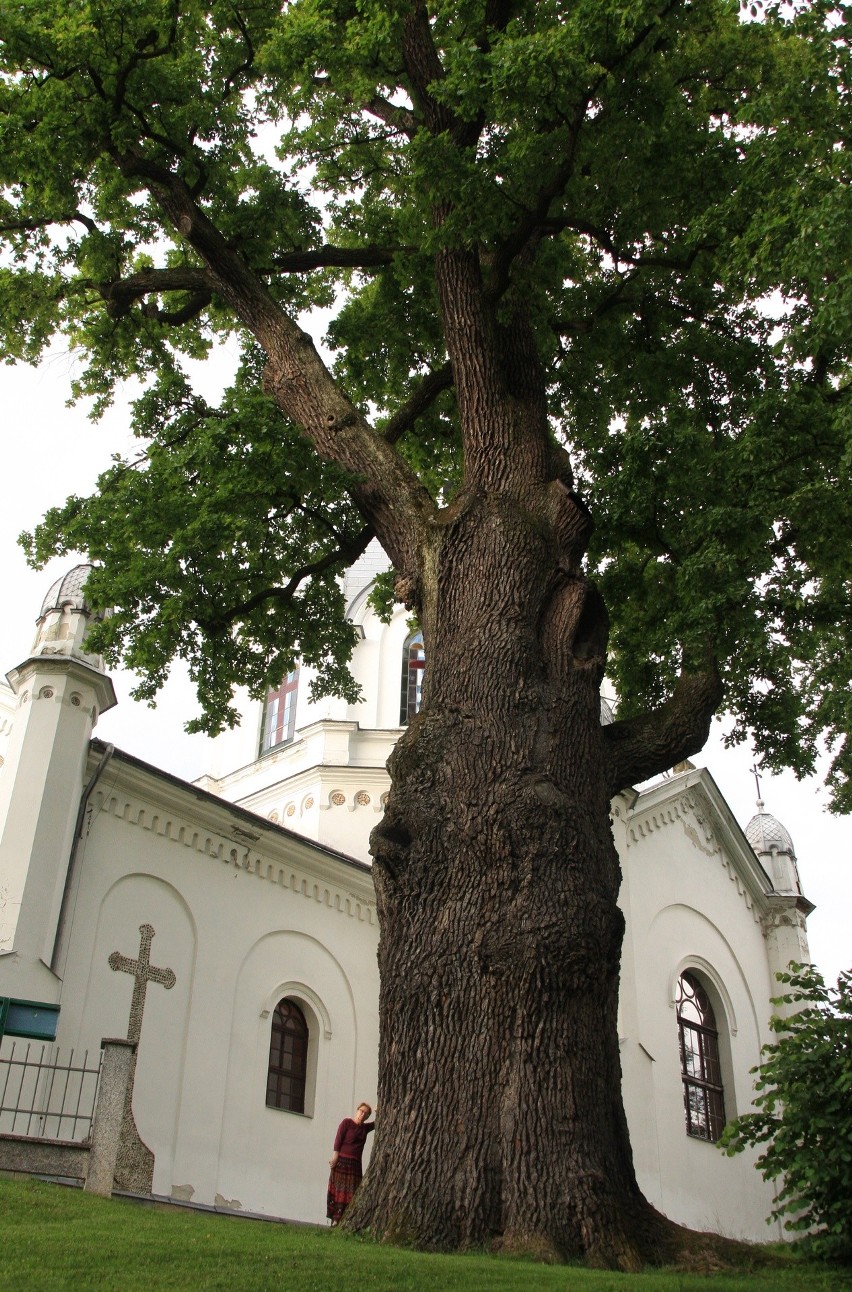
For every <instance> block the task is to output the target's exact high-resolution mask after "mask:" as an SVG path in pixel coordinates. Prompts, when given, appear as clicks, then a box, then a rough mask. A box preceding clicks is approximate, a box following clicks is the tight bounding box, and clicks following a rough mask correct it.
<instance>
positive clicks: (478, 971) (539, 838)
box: [348, 485, 655, 1268]
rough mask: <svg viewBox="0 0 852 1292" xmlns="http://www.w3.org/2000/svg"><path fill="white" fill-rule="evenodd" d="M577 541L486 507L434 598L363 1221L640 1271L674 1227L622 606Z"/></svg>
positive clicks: (393, 824)
mask: <svg viewBox="0 0 852 1292" xmlns="http://www.w3.org/2000/svg"><path fill="white" fill-rule="evenodd" d="M555 487H556V488H557V489H562V488H563V487H562V486H561V485H556V486H555ZM563 492H564V493H567V491H564V490H563ZM557 528H558V526H557ZM560 550H564V547H563V545H562V544H561V543H560V542H559V541H558V537H555V536H554V532H553V530H552V529H551V528H550V527H548V526H547V525H545V524H542V523H541V521H540V519H539V521H535V520H533V519H532V517H531V516H530V515H529V514H527V513H526V512H525V511H524V510H522V509H520V508H518V507H517V506H515V505H513V504H511V503H510V502H509V501H508V500H507V499H506V498H503V499H495V498H494V497H492V498H491V499H489V500H487V501H486V500H485V499H484V498H481V497H480V499H478V500H477V501H475V502H473V503H470V504H469V505H467V506H466V507H462V508H460V509H459V514H457V515H456V517H455V518H454V519H453V520H452V522H451V523H450V524H449V525H448V526H447V529H446V532H445V533H444V535H443V537H442V540H441V542H440V543H439V545H438V557H437V560H436V562H435V563H434V579H433V580H432V581H431V582H430V583H429V584H427V586H425V587H424V590H423V620H424V628H426V630H427V636H426V649H427V660H428V668H427V675H426V680H427V686H426V693H425V702H424V706H423V709H422V711H421V713H420V714H419V715H418V717H417V718H415V719H414V720H413V721H412V722H411V724H410V725H409V727H408V729H407V731H406V732H405V734H404V735H403V737H402V739H401V740H400V742H399V745H398V746H397V749H396V751H395V752H394V755H393V757H392V761H391V771H392V777H393V789H392V793H391V799H390V802H389V804H388V809H387V812H386V815H385V818H384V820H383V822H382V824H381V825H380V826H379V828H378V829H377V831H376V832H374V836H373V851H374V855H375V877H376V889H377V893H378V900H379V911H380V918H381V943H380V949H379V961H380V970H381V984H382V985H381V1053H380V1071H379V1104H380V1118H379V1130H378V1133H377V1139H376V1144H375V1148H374V1151H373V1156H372V1160H371V1165H370V1170H369V1173H368V1177H367V1180H366V1181H365V1184H364V1185H363V1186H362V1190H361V1192H360V1193H359V1195H358V1197H357V1199H356V1202H355V1203H354V1204H353V1207H352V1209H351V1213H350V1216H349V1218H348V1223H349V1225H350V1226H351V1227H352V1228H355V1229H369V1230H370V1231H371V1232H372V1233H373V1234H374V1235H378V1236H385V1237H389V1238H394V1239H399V1240H406V1241H413V1242H414V1243H416V1244H418V1245H423V1246H427V1247H432V1248H434V1247H442V1248H457V1247H466V1246H481V1245H486V1246H493V1245H499V1246H507V1247H511V1248H513V1249H519V1250H529V1251H531V1252H536V1253H539V1254H541V1255H545V1256H546V1255H548V1254H552V1255H578V1254H583V1255H585V1256H587V1257H588V1258H589V1259H591V1260H593V1261H596V1262H599V1263H603V1264H607V1265H614V1266H618V1267H621V1268H635V1267H636V1266H637V1264H638V1263H639V1262H640V1260H641V1258H642V1254H643V1251H644V1249H645V1248H646V1241H645V1240H646V1239H647V1238H648V1237H650V1234H649V1232H648V1230H649V1227H650V1228H651V1229H653V1228H654V1223H655V1222H654V1215H653V1213H652V1212H651V1210H650V1208H649V1207H648V1206H647V1204H646V1203H645V1202H644V1200H643V1199H642V1197H641V1194H640V1193H639V1190H638V1188H637V1185H636V1181H635V1177H634V1173H633V1166H632V1158H631V1152H630V1147H629V1141H628V1135H627V1128H626V1123H625V1117H624V1112H623V1107H622V1099H621V1073H620V1062H619V1053H618V1038H617V1027H616V1009H617V996H618V976H619V958H620V947H621V940H622V931H623V919H622V916H621V913H620V912H619V910H618V908H617V905H616V898H617V894H618V888H619V880H620V871H619V864H618V858H617V855H616V852H615V847H614V844H613V840H612V834H611V830H610V824H609V803H608V796H607V790H606V778H605V775H604V769H603V748H602V741H601V736H600V700H599V686H600V680H601V673H602V664H603V656H604V651H605V640H606V633H605V622H604V618H605V616H604V611H603V607H602V606H601V605H600V603H599V599H598V598H597V596H596V594H595V593H594V590H593V589H591V588H590V587H589V586H588V585H587V584H586V582H585V580H584V579H583V578H582V577H581V576H578V575H569V574H566V573H565V570H564V563H563V564H562V566H561V565H560V560H559V555H558V554H559V551H560Z"/></svg>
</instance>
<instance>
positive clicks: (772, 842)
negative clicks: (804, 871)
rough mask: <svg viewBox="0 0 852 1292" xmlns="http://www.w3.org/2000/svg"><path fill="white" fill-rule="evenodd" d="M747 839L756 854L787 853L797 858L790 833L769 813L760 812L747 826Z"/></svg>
mask: <svg viewBox="0 0 852 1292" xmlns="http://www.w3.org/2000/svg"><path fill="white" fill-rule="evenodd" d="M745 833H746V838H747V839H748V841H749V843H750V844H751V846H752V848H753V849H754V851H755V852H757V853H761V852H785V853H787V854H788V856H790V857H795V855H796V850H795V848H794V847H793V840H792V839H791V837H790V832H789V831H788V830H787V829H786V828H785V827H784V826H783V825H782V824H781V822H780V821H777V820H776V819H775V817H774V816H772V815H771V813H769V812H758V813H757V815H756V816H753V817H752V818H751V820H750V821H749V823H748V825H747V826H746V831H745Z"/></svg>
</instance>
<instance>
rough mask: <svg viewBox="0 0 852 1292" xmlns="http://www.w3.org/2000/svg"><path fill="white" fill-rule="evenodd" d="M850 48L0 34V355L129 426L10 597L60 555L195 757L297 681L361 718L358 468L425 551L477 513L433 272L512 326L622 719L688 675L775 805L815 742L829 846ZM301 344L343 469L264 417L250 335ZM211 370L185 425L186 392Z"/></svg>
mask: <svg viewBox="0 0 852 1292" xmlns="http://www.w3.org/2000/svg"><path fill="white" fill-rule="evenodd" d="M850 20H852V19H850V13H849V10H848V8H847V7H845V6H840V5H835V4H832V3H830V2H828V0H814V2H813V3H806V4H781V3H774V2H771V3H763V4H754V5H750V6H746V5H742V6H741V5H739V4H738V3H736V2H735V0H573V2H572V3H561V2H560V0H546V2H545V3H531V2H524V0H518V2H513V0H453V2H449V0H447V2H444V0H438V2H437V3H430V4H428V5H426V4H418V3H411V2H409V0H392V2H390V3H389V2H387V0H382V2H381V3H372V2H370V0H358V2H357V3H356V2H355V0H350V2H347V0H294V2H293V3H289V4H283V5H282V4H281V3H272V2H270V0H245V3H242V2H241V0H224V2H222V3H219V2H218V0H217V2H214V3H207V4H205V3H201V2H200V0H139V3H136V4H134V5H132V6H128V5H127V4H124V3H121V2H120V0H87V2H82V0H72V3H68V2H67V0H65V2H63V3H62V4H60V3H56V2H55V0H20V2H18V3H2V4H0V142H2V147H1V148H0V194H2V196H0V239H2V243H3V245H4V247H5V251H4V254H3V258H2V262H0V263H2V267H0V326H2V328H3V341H2V344H3V348H4V352H5V355H6V357H7V359H8V360H10V361H13V362H14V361H19V360H23V361H27V362H35V361H36V360H37V359H38V358H39V356H40V355H41V354H43V352H44V350H45V347H46V346H47V345H48V344H50V343H51V341H52V339H53V338H54V337H56V336H57V334H59V335H61V336H62V337H64V338H65V342H66V344H68V345H69V346H70V347H71V348H72V349H73V350H74V352H75V353H78V354H79V355H80V356H81V364H80V367H79V370H78V376H77V378H76V381H75V384H74V392H73V393H74V395H75V396H77V397H82V396H92V397H94V401H95V409H96V410H97V409H99V408H102V407H103V406H104V405H105V404H106V403H107V402H109V401H110V400H111V399H112V397H113V395H114V392H115V390H116V387H117V386H120V384H121V383H122V382H124V381H125V380H126V379H128V378H138V379H139V380H140V381H141V383H142V386H143V393H142V395H141V396H140V398H139V399H138V400H137V401H136V403H135V406H134V413H133V417H134V428H135V431H136V433H137V435H138V436H139V440H140V444H139V453H138V457H137V458H136V459H135V460H134V461H130V462H118V461H116V462H114V463H113V464H112V466H110V467H108V468H107V470H106V471H105V472H104V475H103V476H102V478H101V481H100V486H99V492H98V493H97V494H96V495H95V496H93V497H92V498H90V499H81V498H72V499H69V500H68V501H67V502H66V503H65V504H64V505H63V506H60V507H58V508H57V509H56V510H54V511H52V512H51V513H49V515H48V516H47V517H46V518H45V520H44V522H43V523H42V524H41V525H40V526H39V528H38V529H37V530H36V531H35V534H34V535H33V536H31V537H29V538H28V539H27V540H26V545H27V549H28V552H29V554H30V556H31V558H32V560H34V561H40V560H43V559H45V558H46V557H47V556H48V555H49V554H52V553H55V552H61V551H63V550H71V549H84V550H87V551H88V552H89V553H90V555H91V557H92V558H93V559H94V560H95V561H96V562H97V563H98V570H97V573H96V575H95V576H94V577H93V580H92V582H91V584H90V592H91V593H92V595H93V596H95V597H96V598H97V599H99V601H100V602H101V604H103V605H110V606H114V607H116V608H117V609H116V613H115V614H113V616H112V617H111V618H109V619H108V620H107V621H106V622H105V623H104V624H103V625H102V626H101V627H100V628H99V630H98V632H99V637H100V641H101V644H102V646H104V647H106V649H107V651H108V653H109V654H110V655H111V656H112V658H117V657H119V656H121V655H123V657H124V659H125V661H126V663H127V664H129V665H130V666H131V667H133V668H135V669H137V670H139V671H140V673H141V674H142V678H143V680H142V683H141V686H140V691H141V693H142V694H143V695H152V694H153V693H154V692H155V691H156V688H157V686H158V685H159V684H160V683H161V681H162V679H163V677H164V676H165V674H166V672H167V670H168V667H169V661H170V660H171V658H172V657H173V656H174V655H175V654H180V655H182V656H183V657H184V658H185V659H187V660H188V662H189V665H190V669H191V672H192V675H193V677H194V680H195V682H196V684H197V686H198V691H199V696H200V701H201V705H202V708H203V716H202V718H201V720H200V724H199V725H201V726H203V727H206V728H207V729H209V730H215V729H217V727H219V726H220V725H221V724H222V723H223V722H226V721H230V720H233V718H234V714H233V711H232V710H231V708H230V696H231V690H232V687H233V685H234V683H235V682H245V683H247V684H248V685H249V686H250V688H251V689H252V690H253V692H254V693H255V694H260V693H261V692H262V691H263V689H264V688H265V687H266V686H267V685H269V684H270V683H274V682H275V681H276V680H277V679H278V678H280V676H281V675H282V673H283V672H284V671H285V670H286V669H287V667H288V666H289V665H290V663H291V661H292V659H293V657H294V655H295V654H297V653H298V654H299V655H301V656H302V658H303V659H305V660H306V661H307V662H308V663H310V664H312V665H315V666H316V668H317V669H318V683H317V685H318V686H319V687H320V689H326V690H336V691H338V692H343V693H345V694H349V695H350V697H351V696H352V694H353V690H352V683H351V681H350V680H349V679H348V674H347V672H346V667H345V665H346V660H347V657H348V653H349V652H350V650H351V647H352V636H351V632H350V630H349V628H348V627H347V626H346V625H345V623H344V622H343V614H342V612H343V606H342V602H341V596H340V592H339V587H338V582H337V577H338V575H339V574H340V571H341V570H342V568H344V567H345V565H346V564H347V563H348V562H351V561H352V559H353V558H354V557H355V556H356V555H357V554H358V553H359V552H360V551H361V550H362V549H363V547H364V546H365V544H366V543H367V542H368V541H369V538H370V537H371V535H372V534H373V532H375V529H376V518H375V515H374V512H373V508H372V504H371V496H372V495H371V490H373V493H375V490H374V489H373V486H372V485H370V484H369V483H365V481H366V480H367V474H368V463H371V464H372V466H374V467H375V472H376V475H377V477H378V478H381V479H382V480H383V481H384V482H385V484H386V485H387V492H388V496H393V495H395V496H396V497H397V498H403V497H404V498H405V499H406V500H407V502H410V503H411V504H412V506H413V508H414V512H418V509H420V512H422V514H423V515H425V514H426V513H427V511H429V509H430V508H437V510H436V511H435V512H434V514H436V515H440V514H442V511H445V510H446V509H447V508H448V507H451V506H452V503H453V499H454V498H455V497H457V495H458V491H459V490H460V489H462V488H464V487H465V486H466V484H467V483H469V481H468V477H467V475H466V471H468V469H469V465H470V459H469V458H468V457H466V450H465V448H464V446H463V444H462V441H461V437H460V433H459V414H458V409H459V398H460V392H459V373H458V371H457V370H454V368H453V365H451V364H450V363H449V362H448V349H447V336H446V332H445V326H444V322H443V319H442V305H441V300H440V293H439V290H438V288H437V287H436V273H435V266H436V263H438V261H439V260H440V258H441V257H442V256H444V255H447V254H448V253H454V254H455V253H464V254H475V255H476V258H477V265H478V272H479V273H480V275H481V278H482V282H483V284H484V291H485V293H486V295H487V298H488V300H489V301H490V303H491V305H492V306H493V308H494V311H495V317H497V318H498V319H499V318H508V317H509V316H510V315H511V311H512V309H513V308H514V303H516V302H523V305H524V308H525V310H526V311H527V313H528V315H529V317H530V318H531V319H532V321H533V332H534V338H535V346H536V350H537V353H536V356H535V358H536V360H537V361H538V362H539V363H540V364H541V365H542V366H543V370H544V372H545V374H546V388H547V400H548V413H549V418H550V425H551V428H552V436H553V441H554V444H555V445H561V446H563V447H564V448H566V449H567V450H568V452H569V453H570V455H571V460H572V464H573V482H574V484H575V487H576V489H577V491H578V493H579V494H580V495H582V497H583V498H584V500H585V502H586V503H587V504H588V506H589V507H590V509H591V511H592V513H593V515H594V519H595V531H594V534H593V537H592V540H591V548H590V551H589V557H588V568H589V571H590V573H591V574H592V575H593V576H594V577H595V578H596V580H597V583H598V586H599V588H600V589H601V592H602V594H603V597H604V600H605V602H606V604H607V607H608V611H609V616H610V621H611V629H610V656H609V665H608V668H609V672H610V675H611V678H612V681H613V682H614V684H615V686H616V687H617V690H618V693H619V696H620V700H621V710H620V712H621V715H622V716H624V717H628V718H629V717H630V716H631V715H634V714H639V713H641V712H642V711H644V710H646V709H648V708H649V707H653V706H656V705H659V704H660V703H661V702H662V701H664V700H665V699H666V698H667V697H668V696H671V695H672V693H673V691H674V689H675V687H676V685H677V679H678V677H679V675H680V674H681V673H682V672H683V671H684V670H685V669H686V670H688V669H690V668H692V667H698V666H699V664H701V662H702V661H705V660H706V659H707V658H708V657H711V656H712V657H713V659H714V660H715V661H716V662H717V665H718V668H719V670H720V673H721V678H722V683H723V688H724V698H723V701H722V707H723V708H724V709H725V710H726V711H727V712H728V713H729V714H731V715H732V716H733V719H734V723H735V725H734V732H735V738H736V739H741V738H745V737H746V735H747V734H748V733H751V734H752V735H753V739H754V740H755V742H756V748H757V750H758V751H759V753H760V754H762V756H763V758H764V760H765V762H766V763H767V765H768V766H770V767H780V766H781V765H790V766H792V767H794V768H795V769H796V770H797V771H799V772H800V773H801V772H806V771H808V770H809V769H810V768H811V767H812V764H813V759H814V754H815V751H816V750H817V748H818V745H819V742H820V741H822V740H825V741H827V742H828V744H829V746H830V747H831V748H832V750H833V753H834V761H833V764H832V770H831V774H830V779H831V782H832V786H833V789H834V791H835V802H836V805H837V806H839V807H845V808H848V807H849V806H850V805H852V789H850V782H849V774H850V771H852V749H850V746H849V743H848V739H847V733H848V731H849V728H850V716H852V715H850V708H852V678H850V660H852V640H850V632H852V627H850V625H852V614H850V609H852V606H850V580H849V558H848V552H849V539H850V532H852V523H850V522H852V495H850V490H849V487H848V484H849V465H850V449H852V423H850V400H849V366H848V338H849V333H850V322H852V296H850V265H852V220H850V210H849V200H848V192H849V189H848V179H849V147H848V145H849V121H850V112H849V106H850V105H849V40H848V37H849V23H850ZM316 309H322V310H323V311H325V314H324V317H328V318H329V319H330V321H329V322H328V324H327V329H328V330H327V336H326V345H327V347H328V351H329V352H330V355H331V358H330V360H329V363H328V365H327V371H326V370H325V368H323V373H324V375H323V376H322V377H321V378H318V380H320V384H321V385H322V390H323V392H324V394H323V397H322V398H323V400H325V401H326V403H328V401H331V403H333V401H334V399H335V398H337V395H335V394H334V393H333V392H335V391H336V392H339V394H340V399H341V400H342V401H343V402H342V403H341V405H340V410H341V411H340V419H341V420H340V425H343V424H344V423H346V420H347V418H348V419H349V420H350V422H351V424H352V426H353V427H354V426H355V423H356V422H357V428H356V429H354V430H352V433H351V439H352V444H353V445H354V444H355V441H356V440H357V441H358V446H357V451H356V448H355V447H353V448H352V450H351V451H349V450H348V449H347V451H345V452H343V451H341V452H337V450H336V449H333V448H331V447H330V445H329V443H326V442H325V441H324V440H323V438H322V435H321V434H317V433H315V432H314V431H313V430H311V429H310V428H309V439H310V440H311V441H312V442H313V443H309V440H308V439H306V438H305V421H306V419H304V418H302V419H300V418H299V417H295V416H292V415H291V416H290V417H289V418H287V417H285V416H284V415H283V414H282V412H281V406H280V405H281V401H280V400H278V401H277V402H276V399H275V398H274V397H273V396H274V393H275V392H274V390H273V385H274V381H273V382H272V383H271V384H270V379H269V356H270V352H271V348H272V349H274V344H273V345H272V347H270V342H269V337H270V335H271V333H270V331H269V328H268V327H267V323H268V320H269V318H271V317H272V316H273V315H274V316H275V317H276V318H278V317H286V318H288V319H289V320H291V321H292V329H291V332H290V333H289V334H288V335H289V336H290V339H291V340H293V343H294V344H296V343H300V339H301V340H303V343H304V344H305V346H306V347H307V346H309V342H308V341H307V339H306V338H305V337H304V333H302V331H301V326H300V324H299V322H298V321H299V320H301V321H302V322H303V323H305V322H306V320H309V319H310V317H311V312H312V311H314V310H316ZM307 325H308V324H307V323H306V326H307ZM229 336H233V337H235V338H236V341H237V345H238V347H239V349H240V352H241V359H240V362H239V366H238V371H237V373H236V376H235V378H234V380H233V382H232V383H231V384H230V385H229V388H228V389H227V391H226V392H225V394H224V396H223V398H222V399H221V401H220V402H219V403H218V404H215V405H214V404H212V403H208V402H207V401H206V400H205V399H204V398H203V397H202V396H201V395H200V394H198V393H197V392H194V391H193V389H192V386H191V382H190V379H189V376H188V375H187V372H188V368H187V365H186V362H185V361H186V360H187V359H190V358H191V359H199V358H203V357H204V356H205V355H209V354H211V353H215V347H216V346H217V344H218V343H220V342H222V341H223V340H224V339H226V338H227V337H229ZM317 364H318V365H319V366H318V367H317V370H316V371H317V372H319V370H320V367H322V363H321V361H320V359H319V357H318V356H317ZM265 365H266V368H267V378H268V380H267V384H266V387H265V388H264V383H263V370H264V366H265ZM323 383H324V384H323ZM320 402H322V401H320ZM314 404H315V405H316V404H317V401H316V399H314ZM317 406H318V405H317ZM328 407H331V404H328ZM335 407H336V406H335ZM353 410H354V411H353ZM336 416H337V414H336V413H335V412H333V411H332V412H328V411H327V409H326V405H325V404H324V405H323V409H322V417H323V418H326V419H328V424H329V426H331V425H332V424H333V423H334V422H335V417H336ZM337 429H338V427H337V426H335V434H336V431H337ZM344 439H346V435H341V436H338V439H337V441H336V443H337V444H338V445H339V444H342V443H343V441H344ZM315 448H319V456H318V455H317V453H316V452H315V451H314V449H315ZM330 459H333V460H330ZM418 514H419V513H418ZM429 514H433V513H432V511H429ZM379 528H380V529H381V526H379ZM381 537H382V538H383V541H384V542H385V545H386V546H387V547H388V548H389V549H390V554H391V557H392V559H393V561H394V563H395V565H396V567H397V570H398V571H399V570H400V568H401V566H402V565H403V564H404V559H403V558H404V552H403V551H402V550H401V547H400V544H398V543H397V544H396V545H394V543H393V542H390V543H389V542H388V541H387V535H386V534H382V535H381ZM403 546H404V545H403ZM400 595H402V594H400Z"/></svg>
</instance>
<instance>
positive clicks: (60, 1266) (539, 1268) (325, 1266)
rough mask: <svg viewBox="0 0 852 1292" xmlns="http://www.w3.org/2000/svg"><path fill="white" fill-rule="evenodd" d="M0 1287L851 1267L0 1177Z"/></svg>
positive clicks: (468, 1285)
mask: <svg viewBox="0 0 852 1292" xmlns="http://www.w3.org/2000/svg"><path fill="white" fill-rule="evenodd" d="M0 1243H2V1246H0V1289H2V1290H3V1292H19V1289H20V1292H24V1289H26V1290H27V1292H59V1289H63V1290H64V1289H68V1290H69V1292H70V1290H71V1289H75V1292H77V1290H79V1292H89V1290H90V1289H91V1290H92V1292H95V1290H97V1292H160V1290H161V1289H162V1290H163V1292H167V1290H170V1289H185V1288H190V1289H195V1288H203V1289H211V1290H213V1289H222V1290H223V1292H224V1290H225V1289H227V1290H228V1292H261V1290H264V1292H266V1289H269V1290H270V1292H271V1290H273V1289H274V1290H275V1292H313V1289H319V1290H320V1292H326V1290H328V1292H350V1289H351V1292H362V1290H363V1292H397V1290H399V1292H443V1289H456V1288H459V1289H461V1288H464V1289H478V1288H482V1289H489V1290H490V1289H494V1292H515V1290H516V1289H517V1292H551V1290H552V1292H556V1290H557V1289H560V1290H561V1292H747V1290H748V1292H840V1290H841V1289H850V1292H852V1272H843V1271H840V1270H838V1269H836V1268H834V1269H831V1268H829V1267H825V1266H821V1265H813V1264H806V1263H804V1262H802V1261H799V1260H796V1259H795V1258H793V1257H791V1258H790V1259H789V1260H785V1261H784V1262H783V1264H781V1265H780V1266H778V1267H777V1268H772V1269H766V1268H764V1269H762V1270H756V1271H754V1272H753V1273H744V1272H739V1271H738V1272H736V1273H724V1274H713V1275H699V1274H687V1273H680V1272H676V1271H660V1272H653V1273H650V1274H636V1275H634V1274H609V1273H602V1272H597V1271H591V1270H585V1269H578V1268H575V1267H573V1266H552V1265H550V1266H548V1265H535V1264H531V1263H530V1262H527V1261H519V1260H511V1259H508V1258H501V1257H497V1256H479V1255H465V1256H430V1255H424V1254H423V1253H420V1252H409V1251H403V1250H400V1249H399V1248H394V1247H384V1246H379V1245H373V1244H371V1243H368V1242H363V1241H361V1240H358V1239H355V1238H350V1237H348V1236H347V1235H346V1234H341V1233H337V1232H332V1231H330V1230H321V1229H307V1228H300V1227H298V1226H292V1225H273V1224H266V1223H264V1222H262V1221H255V1220H241V1219H238V1218H232V1217H230V1216H221V1215H215V1214H205V1213H201V1212H193V1211H183V1210H179V1209H177V1208H171V1207H167V1206H159V1207H157V1206H140V1205H139V1204H138V1203H134V1202H130V1201H123V1200H119V1199H115V1200H112V1201H107V1200H105V1199H102V1198H95V1197H90V1196H89V1195H88V1194H84V1193H82V1192H81V1191H79V1190H76V1189H63V1188H60V1187H58V1186H57V1185H52V1184H42V1183H38V1182H37V1181H32V1180H9V1179H5V1180H0Z"/></svg>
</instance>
